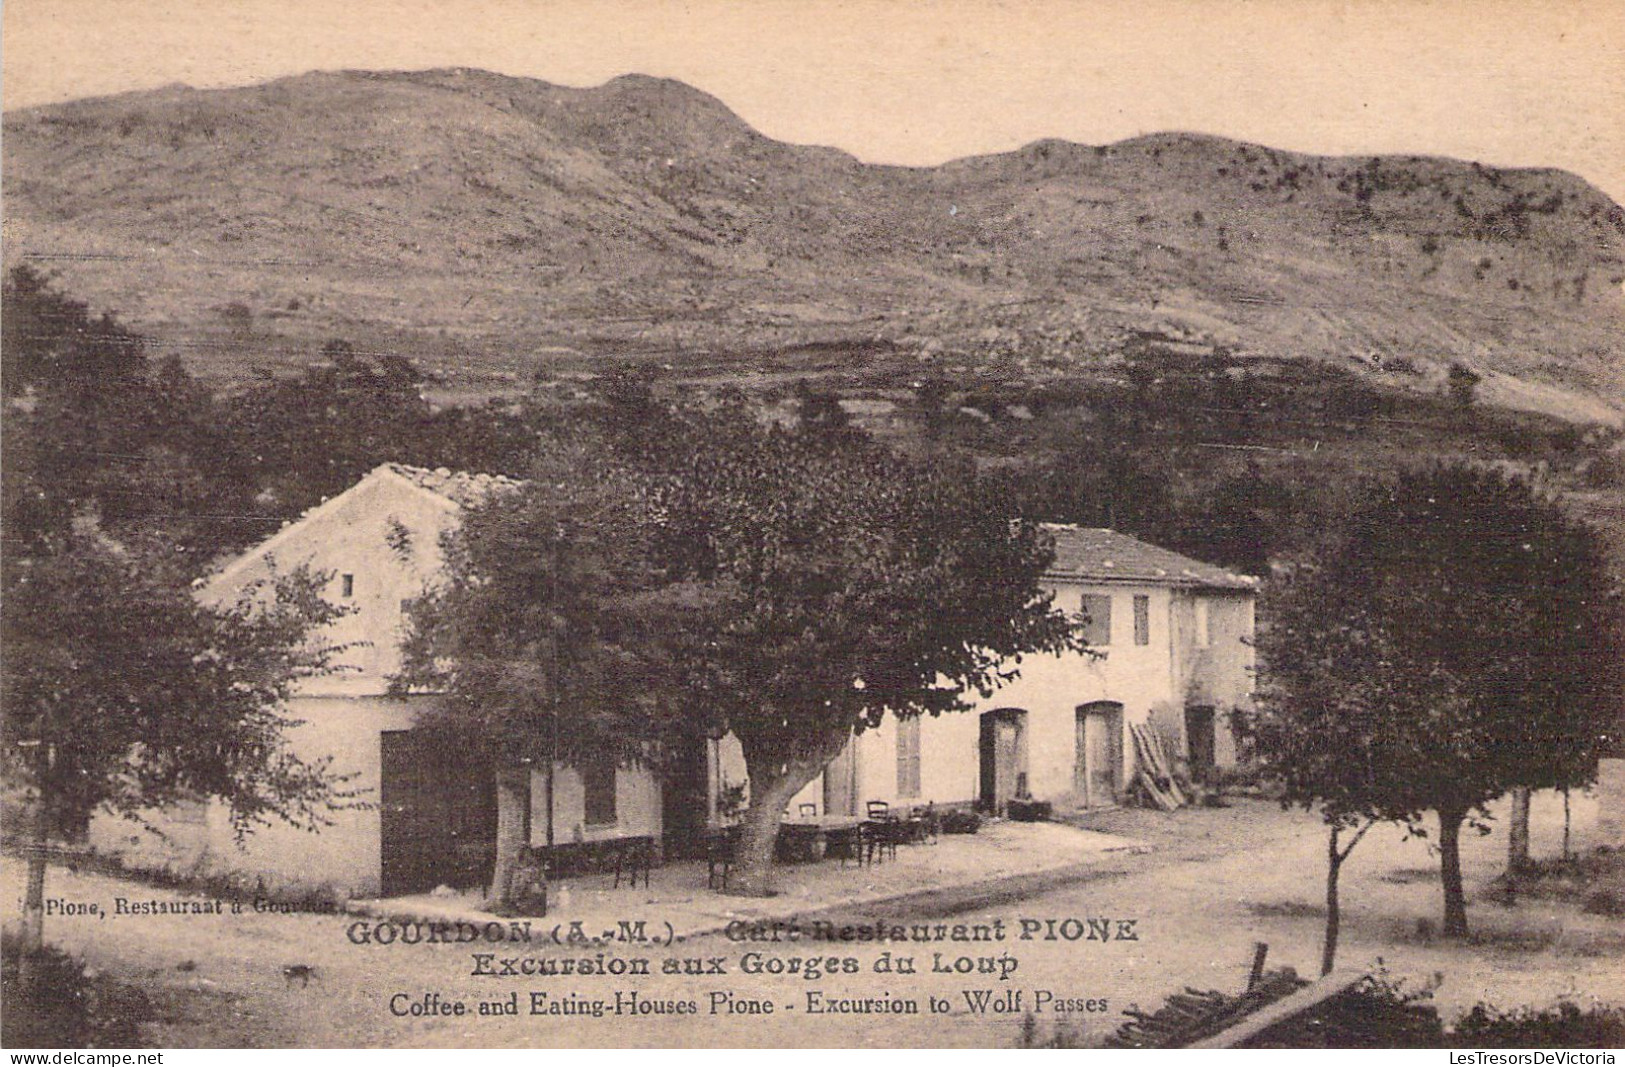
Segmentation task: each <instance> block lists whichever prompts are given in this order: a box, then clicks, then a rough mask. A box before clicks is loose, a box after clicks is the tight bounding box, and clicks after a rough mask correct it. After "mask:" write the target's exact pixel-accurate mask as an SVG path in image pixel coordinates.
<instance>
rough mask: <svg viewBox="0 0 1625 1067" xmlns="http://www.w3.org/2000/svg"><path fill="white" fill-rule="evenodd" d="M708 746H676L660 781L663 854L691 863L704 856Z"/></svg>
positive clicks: (696, 741) (697, 741) (702, 742)
mask: <svg viewBox="0 0 1625 1067" xmlns="http://www.w3.org/2000/svg"><path fill="white" fill-rule="evenodd" d="M710 749H711V743H710V742H709V741H707V740H706V739H704V738H689V739H687V740H685V741H682V742H680V743H679V744H678V745H677V748H676V751H675V752H674V753H673V756H672V759H671V761H670V762H669V763H668V764H667V765H666V768H665V773H664V774H663V775H662V777H661V781H660V820H661V825H662V827H663V832H662V838H663V844H664V850H665V854H666V855H667V856H670V857H673V858H682V859H691V858H693V857H695V856H703V855H704V854H705V832H706V829H707V827H708V826H709V823H710V814H711V812H710V798H709V796H708V793H709V792H710V788H711V760H710V755H711V752H710Z"/></svg>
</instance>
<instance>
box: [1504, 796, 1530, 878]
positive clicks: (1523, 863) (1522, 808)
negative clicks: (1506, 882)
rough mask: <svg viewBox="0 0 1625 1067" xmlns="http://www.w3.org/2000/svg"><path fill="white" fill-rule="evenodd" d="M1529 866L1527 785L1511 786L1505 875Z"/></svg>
mask: <svg viewBox="0 0 1625 1067" xmlns="http://www.w3.org/2000/svg"><path fill="white" fill-rule="evenodd" d="M1528 867H1529V787H1528V786H1526V785H1515V786H1513V787H1512V815H1511V817H1510V821H1509V822H1508V823H1507V875H1508V876H1509V877H1510V876H1512V875H1514V874H1517V873H1518V872H1519V871H1522V870H1526V869H1528Z"/></svg>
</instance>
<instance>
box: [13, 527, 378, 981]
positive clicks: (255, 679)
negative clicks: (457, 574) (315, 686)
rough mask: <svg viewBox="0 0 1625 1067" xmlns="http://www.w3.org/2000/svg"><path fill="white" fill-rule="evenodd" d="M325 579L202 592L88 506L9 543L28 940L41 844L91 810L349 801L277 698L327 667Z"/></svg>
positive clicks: (40, 884) (66, 832)
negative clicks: (300, 739) (33, 537)
mask: <svg viewBox="0 0 1625 1067" xmlns="http://www.w3.org/2000/svg"><path fill="white" fill-rule="evenodd" d="M319 578H320V576H316V575H311V574H308V573H305V572H303V571H296V572H292V573H286V574H282V575H278V576H275V577H273V578H271V579H268V580H266V581H264V582H261V583H257V584H255V585H253V586H251V587H249V588H248V589H246V590H245V591H244V592H243V594H242V595H241V597H240V598H239V599H238V600H236V601H234V602H232V603H230V604H226V605H223V606H219V607H206V606H202V605H199V604H198V603H197V602H196V601H195V600H194V599H193V597H192V595H191V591H190V587H189V584H188V583H187V581H186V580H185V578H184V575H183V574H182V573H180V572H178V571H177V570H176V569H175V568H174V567H173V566H172V565H170V564H169V563H168V561H166V560H164V559H161V558H156V559H155V558H153V557H150V556H145V557H144V556H142V555H140V554H138V553H137V552H135V551H132V550H131V549H129V548H127V547H125V546H124V545H121V544H120V543H119V542H117V541H114V540H113V539H111V538H110V537H108V536H107V535H105V534H103V533H101V532H100V531H99V530H98V529H96V528H95V524H94V522H93V520H91V519H89V518H87V517H82V518H81V519H80V520H79V521H78V522H76V523H74V524H73V527H72V528H71V529H70V530H69V531H67V532H64V533H61V534H59V535H54V536H53V537H52V538H51V539H50V541H49V543H48V544H47V545H46V546H45V549H44V550H43V551H39V552H36V553H34V554H32V555H30V556H27V557H17V556H8V558H7V560H6V563H5V566H4V586H5V600H6V610H5V613H4V619H3V639H0V644H3V646H4V648H5V656H4V667H3V670H0V697H3V700H4V704H5V708H6V715H5V722H4V737H3V739H0V760H3V766H4V769H5V772H6V775H7V777H8V780H9V781H11V782H13V783H15V784H17V785H20V786H22V787H23V788H24V789H25V790H26V791H27V792H28V793H29V794H30V795H31V797H32V804H31V809H32V827H31V830H30V832H29V834H28V838H29V842H30V853H29V860H28V882H27V892H26V898H25V901H24V917H25V923H24V930H25V938H24V941H25V944H24V949H25V954H27V953H28V952H31V951H32V950H34V949H37V947H38V945H39V942H40V936H41V926H42V916H43V913H42V910H41V908H42V903H43V899H44V886H45V874H46V860H47V849H46V845H47V842H48V841H49V840H50V839H51V838H52V837H53V836H55V835H63V836H72V835H74V834H76V833H78V832H80V831H82V830H83V828H84V826H85V825H86V823H87V821H88V820H89V818H90V816H91V815H92V814H93V813H94V812H95V811H96V810H98V809H105V810H109V811H112V812H115V813H118V814H122V815H125V816H128V817H130V818H133V819H137V820H140V819H142V818H143V814H142V813H143V812H145V811H146V810H147V809H150V808H154V807H161V806H163V805H166V804H170V803H174V802H176V801H181V800H196V799H202V798H208V797H215V798H219V799H221V800H223V801H225V802H226V803H227V804H228V805H229V807H230V810H231V814H232V818H233V821H234V824H235V826H236V828H237V830H238V832H239V833H248V832H251V831H252V829H253V828H254V827H255V826H256V825H259V824H264V823H267V822H269V821H270V820H272V819H281V820H284V821H288V822H291V823H294V824H297V825H304V826H312V827H314V826H318V825H320V824H321V823H322V822H324V821H325V819H326V817H327V812H328V811H329V810H330V809H331V808H332V807H334V806H338V805H342V804H344V803H345V802H346V800H347V794H346V793H345V790H344V789H343V786H342V781H341V780H340V779H339V778H337V777H335V776H334V775H333V774H332V773H330V770H329V767H328V765H327V762H326V761H315V762H307V761H305V760H302V759H300V758H299V757H298V756H296V755H295V754H294V753H293V752H292V751H291V750H290V749H289V748H288V746H287V744H286V743H285V740H284V731H285V730H286V729H287V728H288V727H289V726H290V725H292V723H291V722H290V720H288V719H287V718H285V716H284V714H283V713H282V712H281V711H280V707H281V705H282V703H283V702H284V700H285V699H286V698H287V697H288V696H289V695H290V692H291V687H292V686H293V685H294V684H295V683H296V682H297V681H298V679H300V678H301V677H306V676H309V675H312V674H316V673H320V672H323V671H325V670H326V669H327V668H328V663H329V659H330V655H331V652H332V649H331V648H329V647H328V646H326V645H324V644H323V643H322V642H321V641H320V640H317V639H313V634H315V633H316V632H317V631H318V630H319V629H320V628H321V627H322V626H324V625H326V624H327V623H328V622H329V621H331V619H332V618H333V617H334V614H335V609H334V608H332V607H331V606H329V605H328V604H327V603H326V602H325V601H323V600H322V599H321V597H320V595H319V590H320V588H321V582H320V581H319Z"/></svg>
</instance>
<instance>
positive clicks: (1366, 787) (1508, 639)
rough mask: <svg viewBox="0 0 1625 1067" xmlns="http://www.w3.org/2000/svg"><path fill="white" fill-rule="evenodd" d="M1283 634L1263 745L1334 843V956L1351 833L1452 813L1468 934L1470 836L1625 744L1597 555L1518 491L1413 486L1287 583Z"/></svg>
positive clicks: (1447, 888)
mask: <svg viewBox="0 0 1625 1067" xmlns="http://www.w3.org/2000/svg"><path fill="white" fill-rule="evenodd" d="M1265 618H1266V621H1267V625H1266V626H1265V627H1264V628H1263V629H1262V630H1261V632H1260V634H1259V637H1258V651H1259V658H1260V663H1261V685H1260V691H1259V694H1258V702H1257V710H1256V711H1255V712H1254V713H1253V714H1251V715H1250V716H1247V717H1246V718H1245V719H1244V729H1245V730H1246V732H1247V733H1248V734H1249V735H1250V737H1251V742H1252V745H1253V748H1254V750H1255V752H1256V753H1257V754H1258V755H1259V756H1260V757H1261V758H1262V760H1263V762H1264V763H1265V764H1266V765H1267V766H1268V767H1269V768H1270V769H1272V770H1274V771H1275V772H1276V773H1277V774H1278V775H1279V776H1280V778H1281V779H1282V780H1283V781H1284V782H1285V784H1286V798H1287V800H1288V801H1289V802H1297V803H1302V804H1304V805H1306V806H1317V805H1318V806H1319V807H1320V809H1321V810H1322V812H1323V814H1324V816H1325V818H1326V821H1327V822H1328V824H1329V825H1330V826H1331V828H1332V835H1331V843H1330V846H1329V855H1330V858H1331V862H1330V865H1329V871H1328V903H1329V905H1331V909H1330V913H1329V914H1328V924H1329V925H1328V944H1327V958H1328V959H1329V958H1330V956H1331V954H1332V953H1333V952H1334V951H1335V938H1336V926H1335V922H1336V878H1337V869H1338V867H1339V866H1340V864H1341V861H1342V859H1343V858H1346V856H1347V849H1348V848H1352V844H1346V845H1340V844H1339V838H1338V834H1339V832H1340V831H1342V830H1345V829H1348V828H1351V827H1357V826H1359V825H1361V824H1364V823H1368V822H1369V821H1371V820H1376V819H1382V820H1395V821H1402V822H1405V823H1407V824H1409V825H1412V826H1413V827H1417V824H1418V822H1419V820H1420V818H1421V816H1422V814H1423V813H1424V812H1429V811H1431V812H1434V813H1436V815H1437V819H1438V835H1439V848H1440V855H1441V860H1440V877H1441V882H1442V886H1443V893H1444V926H1443V929H1444V932H1445V933H1446V934H1447V935H1449V936H1465V934H1466V933H1467V912H1466V902H1465V897H1464V894H1463V890H1462V879H1461V859H1460V835H1461V829H1462V826H1463V824H1464V823H1466V822H1467V821H1468V820H1469V819H1470V818H1476V817H1477V816H1479V815H1481V814H1482V813H1483V809H1484V806H1485V805H1486V804H1487V803H1488V802H1489V801H1490V800H1492V799H1494V798H1495V797H1497V796H1500V795H1501V794H1502V793H1504V792H1506V791H1507V790H1508V789H1509V788H1512V787H1516V786H1544V785H1554V784H1566V785H1573V784H1578V783H1580V782H1582V781H1585V780H1588V778H1589V777H1590V776H1591V775H1592V774H1593V773H1594V772H1595V766H1596V758H1597V756H1598V754H1599V753H1600V752H1601V751H1602V749H1603V746H1604V745H1605V744H1606V743H1607V738H1608V735H1609V734H1610V732H1612V731H1614V730H1616V729H1617V727H1618V715H1619V710H1618V709H1619V706H1620V699H1621V694H1622V691H1625V623H1622V619H1621V604H1620V600H1619V596H1618V593H1617V590H1615V589H1614V588H1613V586H1612V583H1611V582H1610V579H1609V575H1608V571H1607V565H1606V556H1605V553H1604V551H1603V548H1602V546H1601V544H1600V542H1599V540H1598V538H1597V537H1596V535H1595V534H1594V532H1593V531H1591V530H1590V529H1589V528H1588V527H1586V526H1585V525H1583V524H1581V523H1578V522H1576V521H1574V520H1573V519H1571V518H1570V517H1569V516H1568V515H1567V514H1566V513H1565V512H1564V511H1563V510H1562V508H1561V507H1560V506H1559V505H1558V504H1557V503H1556V502H1554V501H1551V500H1548V499H1545V498H1543V497H1542V496H1540V495H1539V494H1537V493H1535V492H1534V491H1532V490H1531V489H1530V487H1529V486H1528V485H1527V484H1525V483H1523V482H1520V481H1518V480H1515V479H1513V478H1511V477H1508V476H1506V475H1504V474H1501V473H1498V472H1495V471H1490V470H1485V469H1480V468H1476V467H1472V466H1467V465H1460V464H1456V465H1441V466H1437V467H1434V468H1431V469H1428V470H1424V471H1415V472H1410V473H1406V474H1403V475H1402V476H1400V477H1399V478H1398V479H1397V480H1396V481H1395V482H1393V483H1392V484H1391V485H1388V486H1384V487H1380V488H1376V489H1374V490H1373V491H1372V492H1371V493H1370V494H1369V495H1368V500H1367V503H1366V504H1365V506H1364V507H1363V509H1362V510H1360V511H1359V512H1358V513H1357V514H1356V515H1355V517H1354V518H1353V520H1352V521H1351V523H1350V525H1349V527H1348V528H1347V529H1346V530H1344V531H1342V532H1341V533H1340V534H1338V535H1337V536H1335V537H1334V538H1333V539H1332V541H1331V543H1329V544H1328V545H1327V546H1325V547H1324V548H1323V550H1322V551H1321V552H1320V554H1319V556H1318V558H1316V559H1315V560H1314V561H1312V562H1311V563H1308V564H1306V565H1305V566H1303V567H1302V568H1301V569H1300V570H1299V571H1298V572H1297V573H1296V574H1294V575H1293V576H1292V577H1291V578H1290V579H1287V580H1285V581H1283V582H1280V583H1277V585H1276V587H1275V589H1273V590H1272V592H1271V593H1270V595H1269V598H1268V600H1267V602H1266V604H1265ZM1417 828H1418V829H1419V827H1417ZM1358 832H1359V831H1358V830H1357V831H1356V833H1358ZM1356 839H1357V838H1356Z"/></svg>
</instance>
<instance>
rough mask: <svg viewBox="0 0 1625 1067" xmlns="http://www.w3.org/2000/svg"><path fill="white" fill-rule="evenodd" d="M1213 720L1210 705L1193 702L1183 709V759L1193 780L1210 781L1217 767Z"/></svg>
mask: <svg viewBox="0 0 1625 1067" xmlns="http://www.w3.org/2000/svg"><path fill="white" fill-rule="evenodd" d="M1213 720H1214V714H1213V708H1212V706H1211V705H1205V704H1193V705H1190V706H1189V707H1187V708H1186V709H1185V760H1186V764H1187V766H1189V768H1190V776H1191V778H1192V780H1194V781H1198V782H1206V783H1211V782H1212V781H1213V777H1214V773H1215V771H1216V770H1217V768H1218V762H1217V761H1216V760H1215V758H1214V744H1213V742H1214V734H1213Z"/></svg>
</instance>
